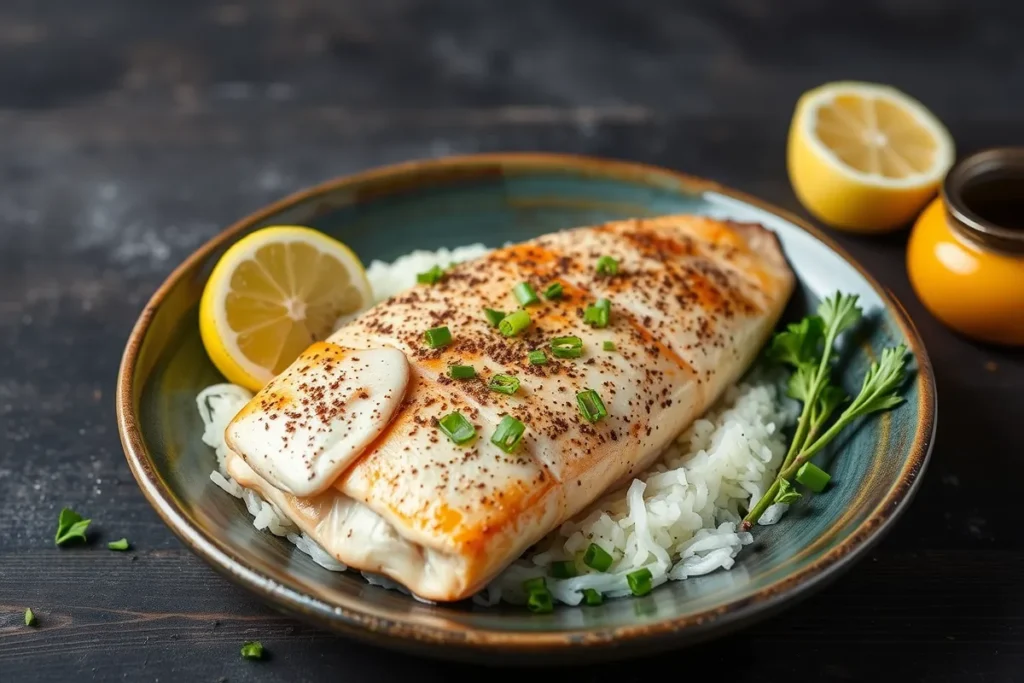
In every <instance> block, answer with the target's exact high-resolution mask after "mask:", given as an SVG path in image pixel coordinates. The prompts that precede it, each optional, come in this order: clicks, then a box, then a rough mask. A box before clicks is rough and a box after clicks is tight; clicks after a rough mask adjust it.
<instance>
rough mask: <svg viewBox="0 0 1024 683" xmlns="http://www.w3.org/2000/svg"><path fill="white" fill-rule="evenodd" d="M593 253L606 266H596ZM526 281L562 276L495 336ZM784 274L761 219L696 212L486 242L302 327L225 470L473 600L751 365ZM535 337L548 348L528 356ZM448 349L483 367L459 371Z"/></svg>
mask: <svg viewBox="0 0 1024 683" xmlns="http://www.w3.org/2000/svg"><path fill="white" fill-rule="evenodd" d="M602 256H610V257H612V258H614V259H616V260H617V262H618V273H617V274H614V275H608V274H602V273H599V272H598V271H597V269H596V267H595V266H596V263H597V262H598V259H599V258H600V257H602ZM520 282H529V283H530V284H531V285H532V286H533V289H534V290H536V291H537V292H538V293H540V292H543V291H544V289H545V288H546V287H547V286H548V285H549V284H550V283H552V282H559V283H561V285H562V289H563V294H562V296H561V298H557V299H554V300H549V299H547V298H546V297H544V296H539V301H538V302H537V303H535V304H532V305H528V306H526V307H525V310H526V311H528V312H529V314H530V317H531V319H532V322H531V324H530V325H529V327H527V328H526V330H524V331H523V332H522V333H521V334H519V335H518V336H514V337H505V336H503V335H502V334H501V333H500V332H499V331H498V330H497V329H495V328H494V327H492V326H491V324H490V323H488V321H487V320H486V318H485V317H484V314H483V309H484V308H491V309H496V310H500V311H506V312H508V311H511V310H514V309H516V308H517V307H518V304H517V302H516V300H515V298H514V297H513V294H512V290H513V287H514V286H515V285H516V284H517V283H520ZM794 284H795V277H794V274H793V272H792V271H791V269H790V268H789V266H788V264H787V263H786V261H785V259H784V256H783V254H782V251H781V248H780V245H779V243H778V241H777V240H776V238H775V236H774V235H773V234H772V233H771V232H769V231H768V230H766V229H764V228H762V227H761V226H759V225H752V224H739V223H733V222H727V221H718V220H713V219H710V218H705V217H698V216H685V215H684V216H666V217H661V218H655V219H637V220H626V221H617V222H612V223H607V224H604V225H600V226H595V227H586V228H576V229H573V230H565V231H561V232H557V233H553V234H549V235H545V236H542V237H539V238H537V239H534V240H530V241H528V242H525V243H522V244H518V245H514V246H510V247H506V248H502V249H497V250H495V251H493V252H491V253H489V254H488V255H486V256H484V257H482V258H479V259H476V260H474V261H470V262H466V263H462V264H459V265H457V266H454V267H453V268H452V269H450V270H449V271H448V273H447V274H446V276H445V278H444V279H443V280H442V281H441V282H439V283H438V284H436V285H433V286H424V285H420V286H417V287H414V288H412V289H409V290H407V291H405V292H403V293H401V294H399V295H397V296H394V297H392V298H391V299H389V300H387V301H384V302H382V303H380V304H379V305H377V306H375V307H373V308H371V309H370V310H368V311H366V312H364V313H363V314H362V315H360V316H359V317H358V318H356V319H355V320H354V321H352V322H350V323H348V324H346V325H345V326H343V327H341V328H340V329H339V330H337V331H336V332H335V333H334V334H333V335H332V336H331V337H330V338H329V339H328V340H327V341H326V342H318V343H315V344H313V345H311V346H310V348H309V349H308V350H307V351H306V352H305V353H303V354H302V356H301V357H300V358H299V359H297V360H296V361H295V363H293V364H292V365H291V366H290V367H289V368H288V369H287V370H286V371H285V372H284V373H282V374H281V375H279V376H278V377H276V378H275V379H274V380H273V381H271V382H270V383H269V384H268V385H267V386H266V387H264V389H263V390H261V391H260V392H259V393H258V394H257V395H256V396H255V397H254V398H253V400H252V401H251V402H250V403H249V404H248V405H247V406H245V407H244V408H243V409H242V410H241V411H240V412H239V413H238V415H237V416H236V417H235V418H234V419H233V420H232V422H231V423H230V424H229V426H228V428H227V430H226V433H225V441H226V443H227V445H228V447H229V449H230V451H231V453H230V454H229V458H228V468H229V472H230V473H231V475H232V476H233V477H234V478H235V479H236V480H237V481H238V482H239V483H240V484H241V485H242V486H245V487H247V488H252V489H254V490H256V491H257V492H259V493H260V494H261V495H262V496H263V497H264V498H266V499H267V500H269V501H271V502H272V503H273V504H274V505H275V506H276V507H277V508H278V509H279V510H280V511H281V512H283V513H284V514H285V515H286V516H288V517H289V518H291V519H292V520H293V521H294V522H295V523H296V524H297V525H298V526H299V527H301V528H302V529H303V530H304V531H305V532H306V533H307V534H309V535H310V536H311V537H312V538H314V539H315V540H316V541H317V542H318V543H320V544H321V545H322V546H323V547H324V548H325V549H326V550H327V551H328V552H329V553H331V554H332V555H333V556H335V557H336V558H337V559H338V560H340V561H341V562H343V563H345V564H347V565H349V566H352V567H355V568H358V569H362V570H365V571H371V572H376V573H379V574H383V575H386V576H388V577H390V578H392V579H393V580H395V581H397V582H399V583H401V584H403V585H404V586H405V587H407V588H408V589H409V590H410V591H411V592H413V593H414V594H416V595H418V596H420V597H422V598H425V599H429V600H434V601H455V600H460V599H464V598H466V597H469V596H470V595H472V594H473V593H475V592H477V591H479V590H480V589H482V588H483V587H484V586H485V585H486V584H487V583H488V582H489V581H490V580H491V579H493V578H494V577H495V576H496V575H497V574H498V573H500V571H501V570H502V569H504V568H505V567H506V566H508V565H509V564H510V563H511V562H513V561H514V560H515V559H516V558H517V557H518V556H519V555H521V554H522V553H523V552H524V551H525V550H526V549H527V548H529V547H530V546H531V545H533V544H534V543H536V542H537V541H538V540H540V539H541V538H543V537H544V536H545V535H546V534H547V533H548V532H550V531H551V530H553V529H554V528H556V527H557V526H558V525H560V524H561V523H562V522H564V521H566V520H567V519H569V518H571V517H572V516H574V515H575V514H576V513H578V512H580V511H581V510H583V509H584V508H586V507H587V506H588V505H589V504H590V503H592V502H593V501H594V500H595V499H596V498H597V497H598V496H600V495H601V494H602V493H604V492H605V491H607V490H609V489H610V488H611V487H614V486H616V485H619V484H623V483H626V482H628V480H629V479H630V478H631V477H632V476H634V475H635V474H637V473H639V472H641V471H642V470H643V469H644V468H646V467H647V466H649V465H650V464H651V463H652V462H653V461H654V460H655V459H656V458H657V456H658V455H659V454H660V452H661V451H662V450H663V449H664V448H665V446H667V445H668V443H669V442H670V441H671V440H672V439H673V438H674V437H676V436H677V435H678V434H679V433H680V432H681V431H682V430H684V429H685V428H686V427H688V426H689V424H690V423H691V422H692V421H693V420H695V419H696V418H698V417H700V415H701V414H703V413H704V412H705V411H706V410H707V409H708V408H709V407H710V406H711V405H712V404H713V403H714V402H715V401H716V400H717V399H718V398H719V396H720V395H721V394H722V392H723V391H724V390H725V388H726V387H727V386H729V385H730V384H732V383H733V382H735V381H736V380H737V379H739V377H740V376H741V375H742V374H743V373H744V372H745V371H746V370H747V369H748V367H749V366H750V365H751V364H752V362H753V361H754V359H755V357H756V355H757V353H758V352H759V350H760V349H761V347H762V346H763V344H764V343H765V342H766V341H767V339H768V337H769V335H770V334H771V332H772V329H773V328H774V326H775V324H776V323H777V321H778V319H779V317H780V316H781V313H782V311H783V309H784V307H785V305H786V302H787V301H788V299H789V297H790V295H791V293H792V291H793V287H794ZM598 298H606V299H608V300H609V301H610V302H611V317H610V321H609V324H608V325H607V327H603V328H601V327H592V326H590V325H588V324H587V323H585V322H584V310H585V309H586V307H587V305H589V304H591V303H593V302H594V301H595V300H597V299H598ZM439 326H447V327H448V328H449V330H450V331H451V337H452V341H451V343H450V344H448V345H447V346H444V347H442V348H431V347H430V346H429V345H428V344H426V343H425V340H424V331H426V330H428V329H431V328H435V327H439ZM567 336H577V337H580V338H581V339H582V340H583V343H584V347H583V349H584V350H583V353H582V355H581V356H580V357H579V358H557V357H554V356H553V355H552V354H551V351H550V349H549V342H550V341H551V339H552V338H556V337H567ZM604 342H612V343H613V344H614V349H615V350H614V351H605V350H604V349H603V345H604ZM536 349H543V350H544V351H545V353H546V354H547V356H548V362H547V363H546V364H544V365H533V364H530V363H529V362H528V360H527V354H528V352H530V351H533V350H536ZM455 364H458V365H472V366H473V367H474V368H475V369H476V372H477V377H476V378H474V379H468V380H453V379H451V378H450V377H449V376H448V374H447V373H448V368H449V366H451V365H455ZM498 373H501V374H506V375H513V376H515V377H517V378H518V379H519V380H520V382H521V385H520V387H519V389H518V391H516V392H515V394H513V395H506V394H503V393H498V392H495V391H491V390H489V389H488V381H489V380H490V378H491V377H492V376H493V375H495V374H498ZM586 389H593V390H594V391H596V392H597V394H598V395H599V396H600V397H601V399H602V401H603V403H604V405H605V407H606V410H607V416H606V417H604V418H603V419H601V420H599V421H597V422H590V421H589V420H587V419H585V418H584V417H583V415H582V414H581V412H580V411H579V409H578V408H577V401H576V394H577V393H578V392H581V391H584V390H586ZM454 411H458V412H460V413H461V414H462V415H463V416H464V417H465V418H466V419H467V420H468V421H469V422H471V423H472V424H473V425H474V426H475V427H476V432H477V438H476V439H475V440H474V441H472V442H471V443H469V444H467V445H464V446H458V445H456V444H455V443H453V442H452V441H451V440H450V439H448V438H447V437H446V436H445V435H444V434H443V433H442V432H441V431H440V430H439V428H438V423H437V421H438V420H439V419H440V418H442V417H444V416H445V415H448V414H450V413H452V412H454ZM505 415H511V416H513V417H515V418H516V419H518V420H520V421H521V422H522V423H523V424H524V425H525V426H526V432H525V435H524V437H523V439H522V441H521V443H520V444H519V446H518V448H517V449H516V450H515V451H514V452H512V453H506V452H504V451H503V450H502V449H500V448H498V447H497V446H495V445H494V444H492V443H491V441H490V437H491V435H492V434H493V433H494V431H495V428H496V427H497V425H498V423H499V422H500V420H501V419H502V417H503V416H505Z"/></svg>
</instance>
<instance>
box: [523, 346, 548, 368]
mask: <svg viewBox="0 0 1024 683" xmlns="http://www.w3.org/2000/svg"><path fill="white" fill-rule="evenodd" d="M526 357H527V359H529V361H530V365H547V364H548V357H547V355H546V354H545V353H544V352H543V351H541V350H540V349H537V350H536V351H530V352H529V353H528V354H526Z"/></svg>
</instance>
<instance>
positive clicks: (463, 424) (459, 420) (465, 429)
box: [437, 410, 476, 446]
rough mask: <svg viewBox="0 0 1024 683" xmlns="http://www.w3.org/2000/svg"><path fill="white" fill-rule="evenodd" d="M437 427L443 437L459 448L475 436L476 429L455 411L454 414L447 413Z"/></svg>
mask: <svg viewBox="0 0 1024 683" xmlns="http://www.w3.org/2000/svg"><path fill="white" fill-rule="evenodd" d="M437 427H438V429H440V430H441V432H442V433H444V435H445V436H447V437H448V438H449V439H451V440H452V441H453V442H455V444H456V445H459V446H461V445H462V444H464V443H466V442H468V441H470V440H472V438H473V437H474V436H476V427H474V426H473V424H472V423H471V422H470V421H469V420H467V419H466V418H465V417H463V415H462V413H460V412H459V411H457V410H456V411H455V412H454V413H448V414H447V415H445V416H444V417H442V418H441V419H440V420H438V421H437Z"/></svg>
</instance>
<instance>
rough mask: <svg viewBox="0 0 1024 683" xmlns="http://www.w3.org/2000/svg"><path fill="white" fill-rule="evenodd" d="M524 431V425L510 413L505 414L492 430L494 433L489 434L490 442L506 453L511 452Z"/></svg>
mask: <svg viewBox="0 0 1024 683" xmlns="http://www.w3.org/2000/svg"><path fill="white" fill-rule="evenodd" d="M525 431H526V425H524V424H523V423H522V422H520V421H519V420H517V419H515V418H514V417H512V416H511V415H506V416H505V417H503V418H501V422H499V423H498V428H497V429H495V430H494V435H493V436H491V443H493V444H494V445H495V446H497V447H498V448H500V449H501V450H503V451H505V452H506V453H511V452H512V451H514V450H515V448H516V446H518V445H519V441H520V439H522V438H523V433H524V432H525Z"/></svg>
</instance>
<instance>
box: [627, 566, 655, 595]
mask: <svg viewBox="0 0 1024 683" xmlns="http://www.w3.org/2000/svg"><path fill="white" fill-rule="evenodd" d="M652 578H653V576H652V575H651V570H650V569H648V568H647V567H644V568H643V569H637V570H636V571H635V572H630V573H628V574H626V583H627V584H629V590H630V592H632V593H633V595H636V596H641V595H647V594H648V593H650V592H651V589H653V588H654V586H653V584H652V583H651V579H652Z"/></svg>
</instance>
